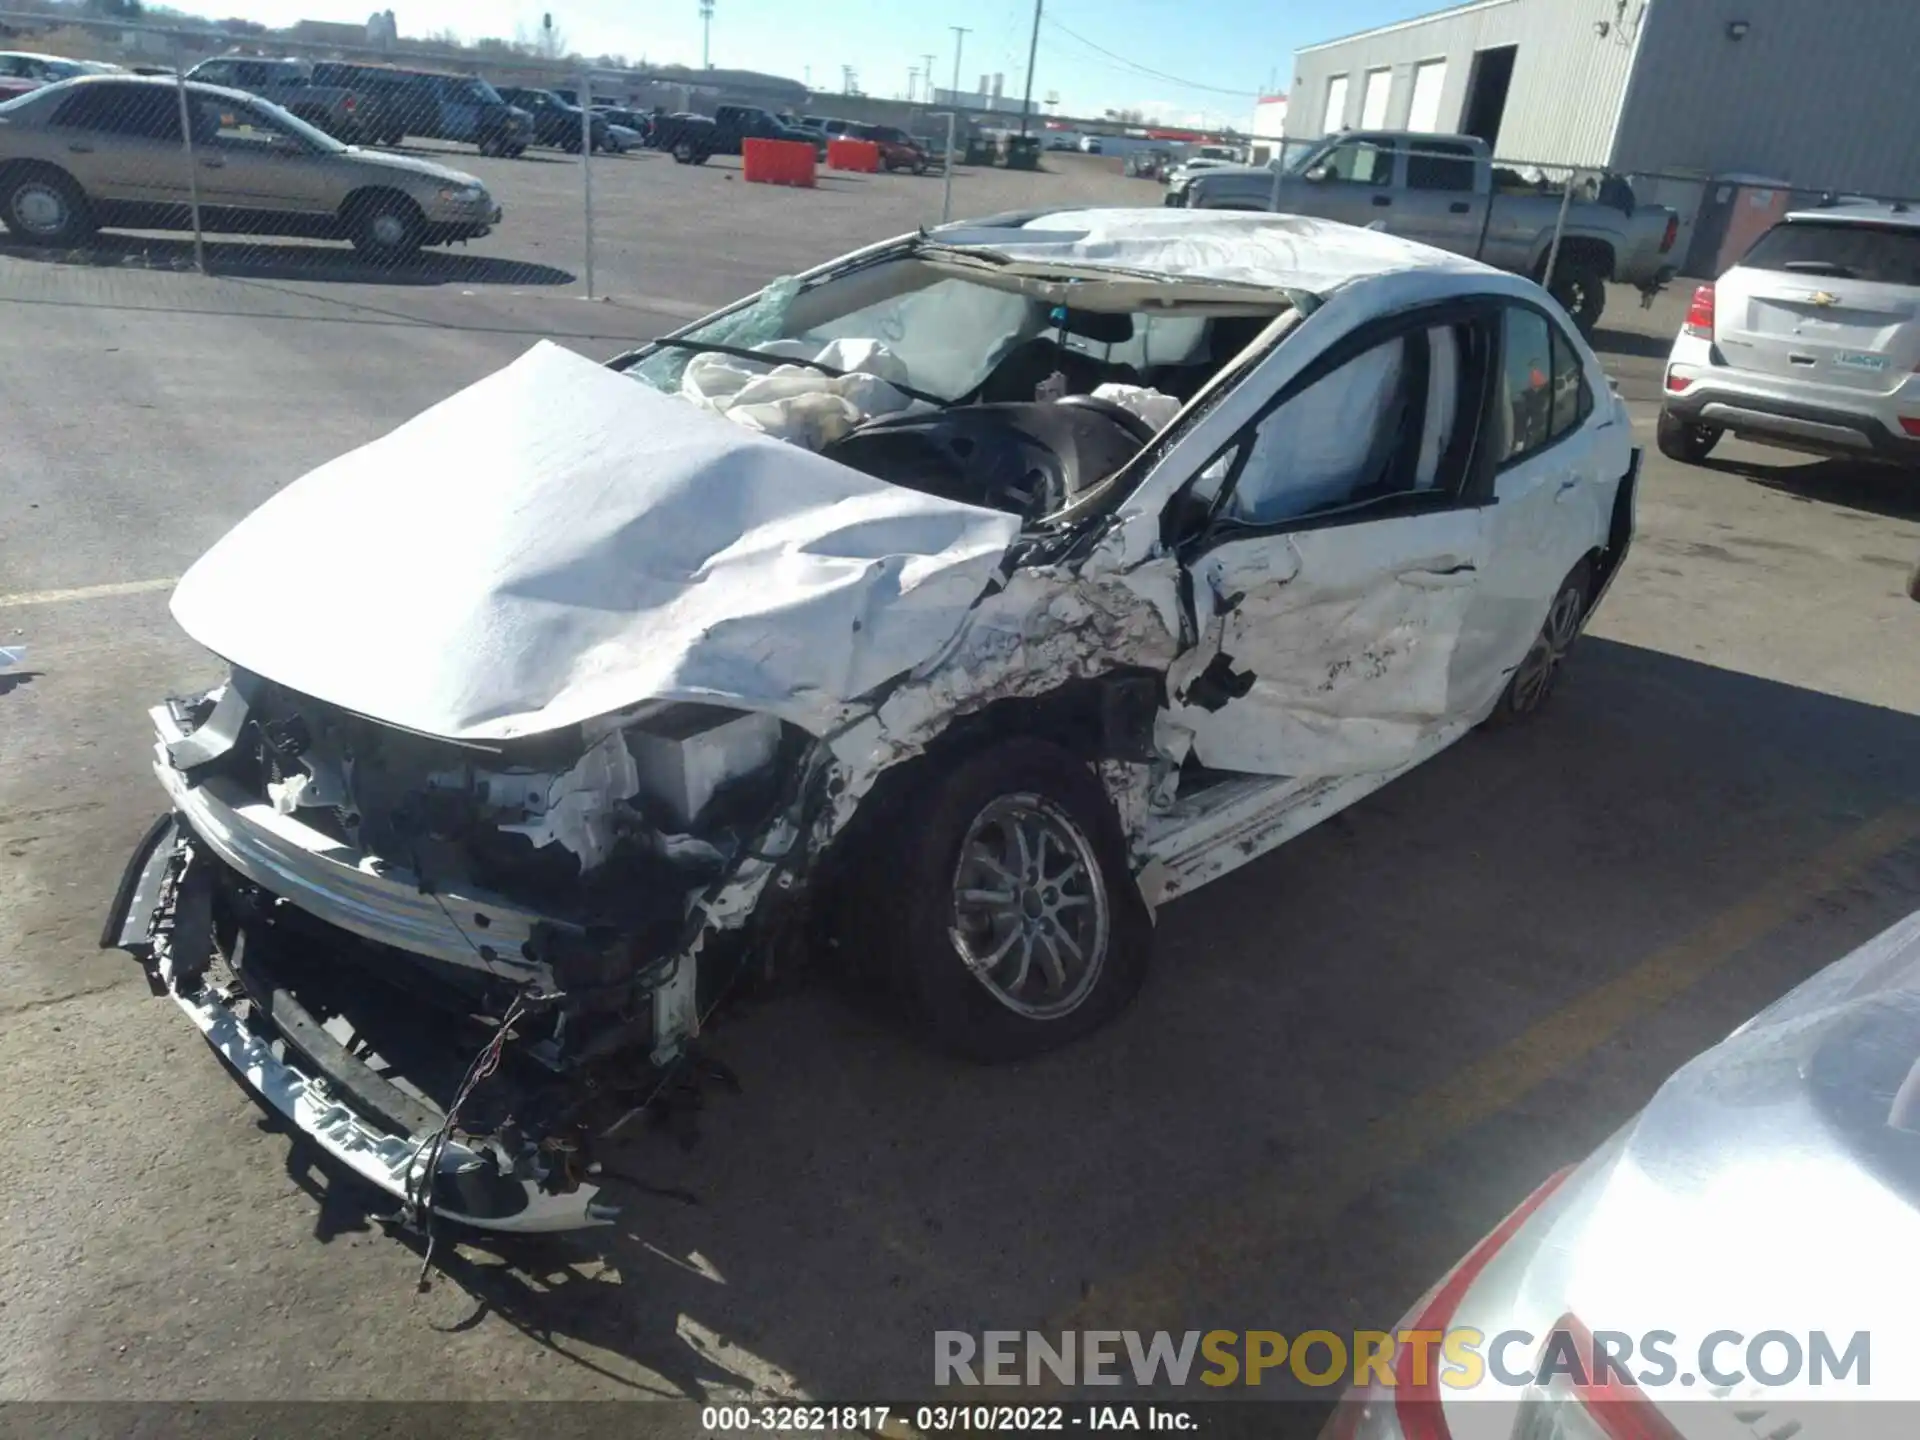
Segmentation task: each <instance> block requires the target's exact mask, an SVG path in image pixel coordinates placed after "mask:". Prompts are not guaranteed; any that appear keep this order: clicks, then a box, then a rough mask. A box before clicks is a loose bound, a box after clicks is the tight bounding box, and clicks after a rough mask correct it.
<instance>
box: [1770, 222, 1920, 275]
mask: <svg viewBox="0 0 1920 1440" xmlns="http://www.w3.org/2000/svg"><path fill="white" fill-rule="evenodd" d="M1740 263H1741V264H1742V265H1743V266H1745V267H1747V268H1748V269H1750V270H1782V271H1786V272H1788V273H1789V274H1798V275H1831V276H1833V277H1834V278H1835V279H1840V280H1866V281H1871V282H1872V283H1874V284H1876V285H1920V229H1914V230H1909V229H1906V228H1905V227H1903V226H1894V225H1862V224H1848V223H1847V222H1845V221H1828V220H1790V221H1788V222H1786V223H1785V224H1781V225H1776V226H1774V227H1773V229H1771V230H1769V231H1768V232H1767V233H1766V234H1764V235H1762V236H1761V237H1760V238H1759V239H1758V240H1757V241H1755V242H1754V246H1753V249H1751V250H1749V251H1748V252H1747V258H1746V259H1744V260H1742V261H1741V262H1740Z"/></svg>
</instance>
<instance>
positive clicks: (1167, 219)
mask: <svg viewBox="0 0 1920 1440" xmlns="http://www.w3.org/2000/svg"><path fill="white" fill-rule="evenodd" d="M927 239H928V240H929V241H932V242H934V243H936V244H939V245H942V246H946V247H948V248H951V249H956V250H966V251H971V252H974V253H977V254H982V255H991V256H993V257H996V258H998V259H1002V260H1005V261H1008V262H1010V263H1016V264H1050V265H1059V266H1061V267H1063V268H1075V269H1078V268H1102V267H1104V268H1111V269H1115V270H1122V271H1127V272H1131V273H1135V274H1157V275H1164V276H1166V277H1168V278H1170V279H1180V280H1202V281H1216V282H1219V283H1222V284H1232V285H1252V286H1258V287H1261V288H1265V289H1275V290H1287V291H1294V290H1301V291H1306V292H1308V293H1310V294H1314V295H1319V296H1323V297H1324V296H1326V295H1329V294H1331V293H1332V292H1333V291H1335V290H1338V289H1340V288H1342V287H1343V286H1346V285H1351V284H1353V283H1354V282H1355V281H1358V280H1365V279H1371V278H1373V277H1374V276H1378V275H1387V274H1392V273H1395V272H1398V271H1410V270H1421V271H1435V270H1444V271H1451V272H1456V273H1460V274H1471V275H1482V276H1490V275H1497V274H1499V273H1500V272H1499V271H1496V270H1494V269H1492V268H1491V267H1489V266H1486V265H1482V264H1481V263H1480V262H1479V261H1477V260H1470V259H1468V258H1466V257H1465V256H1462V255H1454V254H1451V253H1450V252H1448V251H1445V250H1436V249H1434V248H1433V247H1432V246H1430V245H1421V244H1418V243H1416V242H1414V241H1412V240H1403V239H1401V238H1400V237H1398V236H1395V235H1389V234H1387V233H1385V232H1384V231H1380V230H1363V229H1359V228H1357V227H1355V226H1352V225H1343V224H1341V223H1339V222H1338V221H1333V220H1320V219H1315V218H1313V217H1311V216H1307V215H1268V214H1251V213H1247V212H1244V211H1233V210H1169V209H1151V210H1149V209H1137V210H1123V209H1100V210H1058V211H1053V212H1051V213H1048V214H1044V215H1039V216H1033V217H1025V216H1022V217H1016V218H1014V219H1012V220H1009V221H1005V222H1001V223H996V222H995V221H991V220H989V221H985V222H976V223H973V224H967V223H964V222H963V223H961V224H958V225H951V226H945V227H942V228H941V229H938V230H934V231H930V232H929V233H928V236H927Z"/></svg>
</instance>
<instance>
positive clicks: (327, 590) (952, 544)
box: [173, 343, 1019, 740]
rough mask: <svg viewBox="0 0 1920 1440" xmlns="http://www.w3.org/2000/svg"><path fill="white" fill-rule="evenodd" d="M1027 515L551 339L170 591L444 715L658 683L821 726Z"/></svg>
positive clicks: (580, 709)
mask: <svg viewBox="0 0 1920 1440" xmlns="http://www.w3.org/2000/svg"><path fill="white" fill-rule="evenodd" d="M1018 531H1019V521H1018V520H1017V519H1016V518H1015V517H1013V516H1010V515H1005V514H1001V513H999V512H998V511H993V510H985V509H979V508H976V507H973V506H969V505H961V504H957V503H955V502H952V501H948V500H940V499H936V498H934V497H932V496H928V495H922V494H919V493H917V492H915V491H911V490H906V489H903V488H901V487H899V486H895V485H889V484H887V483H886V482H885V481H882V480H877V479H874V478H872V477H870V476H867V475H863V474H860V473H858V472H856V471H853V470H850V469H848V468H847V467H845V466H843V465H839V464H836V463H835V462H833V461H831V460H825V459H822V458H821V457H819V456H817V455H812V454H809V453H807V452H806V451H804V450H801V449H799V448H797V447H795V446H793V445H789V444H785V443H783V442H781V441H778V440H773V439H769V438H767V437H765V436H762V435H756V434H754V433H753V432H752V431H750V430H747V429H745V428H744V427H742V426H739V425H735V424H732V423H730V422H729V421H727V420H724V419H721V418H719V417H718V416H715V415H711V414H708V413H705V412H703V411H702V410H700V409H698V408H697V407H695V406H693V405H691V404H689V403H687V402H686V401H684V400H680V399H677V398H673V397H670V396H665V395H661V394H659V393H657V392H656V391H653V390H651V389H649V388H648V387H647V386H646V385H644V384H642V383H640V382H638V381H635V380H632V379H628V378H627V377H625V376H623V375H619V374H616V373H615V372H613V371H610V370H607V369H605V368H603V367H602V366H599V365H596V364H594V363H593V362H591V361H589V360H585V359H582V358H580V357H579V356H576V355H574V354H572V353H571V352H569V351H566V350H563V349H561V348H559V347H558V346H555V345H551V344H545V343H543V344H541V345H538V346H536V347H535V348H534V349H533V350H531V351H529V352H528V353H527V354H526V355H524V356H522V357H521V358H520V359H519V360H517V361H515V362H514V363H513V364H511V365H509V366H507V367H506V368H505V369H503V370H501V371H499V372H498V373H496V374H494V375H491V376H489V377H488V378H487V379H485V380H482V381H480V382H479V383H478V384H476V385H473V386H470V387H468V388H467V389H465V390H463V391H461V392H459V393H458V394H456V395H454V396H452V397H451V398H450V399H448V400H446V401H444V402H442V403H441V404H439V405H436V406H435V407H433V408H432V409H431V410H428V411H427V412H425V413H424V414H422V415H420V416H418V417H417V418H415V419H413V420H411V421H409V422H408V423H407V424H405V425H403V426H401V427H400V428H399V429H398V430H395V431H394V432H393V433H392V434H390V435H388V436H386V437H384V438H383V439H380V440H376V441H374V442H373V443H372V444H370V445H365V446H362V447H361V448H360V449H358V450H355V451H352V452H350V453H348V454H346V455H343V456H341V457H340V458H339V459H337V460H334V461H331V462H330V463H328V464H326V465H323V466H321V467H320V468H319V469H317V470H315V471H313V472H311V473H310V474H308V475H305V476H303V477H302V478H301V479H299V480H296V481H295V482H294V483H293V484H291V485H289V486H288V487H287V488H286V489H285V490H283V491H281V492H280V493H279V494H278V495H276V496H274V497H273V498H272V499H271V500H269V501H267V503H266V504H264V505H262V506H261V507H260V508H259V509H258V510H256V511H254V513H253V514H251V515H249V516H248V517H247V518H246V519H244V520H242V521H241V522H240V523H239V524H238V525H236V526H235V527H234V528H233V529H232V530H231V531H230V532H228V533H227V535H226V536H224V537H223V538H222V539H221V540H220V541H219V542H218V543H217V544H215V545H214V547H213V548H212V549H211V550H209V551H208V552H207V553H206V555H204V556H203V557H201V559H200V560H199V561H198V562H197V563H196V564H195V565H194V566H193V568H192V569H191V570H189V571H188V572H187V574H186V576H185V577H184V578H183V579H182V580H181V582H180V585H179V587H178V588H177V589H176V590H175V591H174V596H173V614H174V618H175V619H176V620H178V621H179V622H180V625H181V627H182V628H183V629H185V630H186V632H187V633H188V634H189V635H191V636H192V637H193V638H194V639H195V640H197V641H199V642H200V643H201V644H203V645H205V646H206V647H207V648H209V649H210V650H213V651H214V652H215V653H217V654H219V655H220V656H222V657H223V658H225V659H226V660H228V661H230V662H231V663H233V664H235V665H238V666H240V667H242V668H244V669H248V670H252V671H256V672H258V673H259V674H261V675H264V676H266V677H267V678H268V679H271V680H275V681H278V682H279V683H280V684H282V685H285V686H288V687H290V688H291V689H293V690H296V691H299V692H301V693H303V694H306V695H311V696H314V697H315V698H317V699H320V700H324V701H327V702H329V703H331V704H334V705H339V706H342V707H344V708H346V709H349V710H354V711H358V712H360V713H361V714H364V715H368V716H370V717H372V718H374V719H376V720H381V721H385V722H387V723H388V724H392V725H398V726H402V727H404V728H407V729H411V730H417V731H421V732H424V733H426V734H430V735H438V736H444V737H447V738H450V739H460V740H501V739H506V738H509V737H512V736H517V735H528V734H537V733H539V732H542V731H547V730H553V729H557V728H559V727H561V726H565V725H569V724H574V723H577V722H580V721H583V720H588V719H592V718H594V717H595V716H599V715H604V714H607V713H610V712H612V711H614V710H618V709H621V708H623V707H626V706H629V705H633V704H636V703H638V702H640V701H644V700H653V699H662V700H704V701H713V702H716V703H720V704H734V705H738V706H741V707H743V708H751V709H754V710H760V711H765V712H768V713H771V714H774V715H778V716H780V717H781V718H783V719H787V720H791V721H792V722H794V723H795V724H797V725H800V726H802V727H803V728H805V729H808V730H810V731H812V732H814V733H816V734H818V733H823V732H825V731H827V730H830V729H831V728H833V727H834V726H835V725H836V724H838V723H839V722H840V721H841V720H843V719H844V718H845V717H846V715H847V713H848V709H849V706H848V702H849V701H851V700H852V699H853V698H854V697H856V696H860V695H862V694H864V693H866V692H868V691H870V690H872V689H873V688H874V687H875V686H877V685H879V684H881V683H882V682H883V681H886V680H888V679H890V678H892V677H894V676H896V675H899V674H901V673H902V672H904V671H907V670H909V669H911V668H913V667H914V666H916V665H918V664H920V663H921V662H923V661H925V660H928V659H930V658H931V657H932V656H934V655H935V654H936V653H937V652H938V651H939V650H940V648H941V646H942V645H943V644H944V643H945V642H946V641H947V640H948V639H949V638H950V637H951V636H952V634H953V633H954V631H955V629H956V628H957V627H958V625H959V623H960V620H961V617H962V616H963V615H964V614H965V612H966V610H967V609H968V607H969V606H971V605H972V604H973V602H974V601H975V600H976V599H978V598H979V596H980V594H981V593H982V591H984V590H985V589H986V587H987V585H988V584H989V583H990V582H991V580H992V578H993V576H994V574H995V572H996V569H997V567H998V565H999V562H1000V559H1001V557H1002V555H1003V554H1004V553H1005V551H1006V548H1007V546H1008V545H1009V544H1010V543H1011V542H1012V540H1013V539H1014V537H1015V535H1016V534H1017V533H1018Z"/></svg>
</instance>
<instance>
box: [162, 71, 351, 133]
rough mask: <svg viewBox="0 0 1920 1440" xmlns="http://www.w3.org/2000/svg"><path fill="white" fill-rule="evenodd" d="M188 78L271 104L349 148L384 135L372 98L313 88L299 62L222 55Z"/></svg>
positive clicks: (325, 87) (329, 87)
mask: <svg viewBox="0 0 1920 1440" xmlns="http://www.w3.org/2000/svg"><path fill="white" fill-rule="evenodd" d="M187 79H189V80H198V81H201V82H202V83H204V84H207V85H224V86H226V87H227V88H228V89H229V90H245V91H247V92H248V93H249V94H253V95H258V96H259V97H260V98H261V99H262V100H271V101H273V103H274V104H276V105H278V106H279V107H280V108H281V109H282V110H286V111H290V112H291V113H293V114H294V115H297V116H299V117H300V118H301V119H302V120H304V121H306V122H307V123H308V124H309V125H311V126H313V127H314V128H315V129H318V130H324V131H326V132H327V134H329V135H331V136H333V137H334V139H336V140H344V141H346V142H348V143H349V144H353V143H356V142H358V141H361V140H372V139H374V138H375V137H376V136H378V135H380V134H381V133H382V127H383V124H384V122H383V120H382V119H381V118H380V117H379V116H377V115H376V114H375V111H376V110H378V108H379V101H378V100H377V99H376V98H374V97H373V96H370V95H362V94H360V93H359V92H358V91H356V90H353V89H351V88H350V87H348V86H345V85H320V84H316V83H315V82H314V78H313V71H312V69H311V68H310V67H308V66H307V65H304V64H302V63H301V62H300V61H298V60H261V59H257V58H255V57H254V56H251V55H222V56H220V57H219V58H218V59H215V60H202V61H201V62H200V63H199V64H198V65H196V66H194V67H193V69H191V70H189V71H188V72H187Z"/></svg>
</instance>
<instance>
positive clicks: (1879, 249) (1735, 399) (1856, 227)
mask: <svg viewBox="0 0 1920 1440" xmlns="http://www.w3.org/2000/svg"><path fill="white" fill-rule="evenodd" d="M1916 366H1920V212H1910V211H1909V210H1908V208H1907V207H1906V206H1905V205H1903V204H1894V205H1884V204H1845V205H1834V206H1829V207H1825V208H1822V209H1819V210H1805V211H1797V212H1795V213H1794V214H1791V215H1789V216H1787V218H1786V219H1785V220H1783V221H1781V222H1780V223H1779V224H1778V225H1776V226H1774V227H1773V228H1772V229H1771V230H1769V231H1767V233H1766V234H1764V235H1762V236H1761V237H1760V238H1759V240H1757V241H1756V242H1754V246H1753V249H1752V250H1750V251H1748V252H1747V256H1746V258H1745V259H1744V260H1742V261H1741V262H1740V263H1739V264H1738V265H1736V266H1734V268H1733V269H1731V270H1729V271H1728V272H1727V273H1726V274H1725V275H1722V276H1721V277H1720V280H1719V282H1718V283H1717V284H1712V285H1702V286H1701V287H1700V288H1699V289H1698V290H1696V291H1695V292H1694V295H1693V303H1692V305H1691V306H1690V307H1689V308H1688V310H1687V320H1686V324H1685V325H1684V326H1683V327H1682V328H1681V331H1680V335H1679V338H1678V339H1676V340H1675V341H1674V343H1673V353H1672V354H1671V355H1669V356H1668V357H1667V373H1666V396H1665V401H1666V403H1665V406H1664V407H1663V408H1662V410H1661V412H1660V432H1659V444H1660V452H1661V453H1662V454H1663V455H1667V456H1669V457H1671V458H1672V459H1675V460H1684V461H1687V462H1689V463H1697V462H1699V461H1700V460H1703V459H1705V458H1706V455H1707V452H1708V451H1710V450H1712V449H1713V447H1714V446H1715V445H1716V444H1717V443H1718V442H1719V439H1720V437H1721V436H1722V435H1723V434H1726V433H1727V432H1728V431H1731V432H1732V433H1734V434H1735V435H1738V436H1739V437H1740V438H1741V439H1743V440H1755V441H1758V442H1760V443H1761V444H1763V445H1777V446H1779V447H1780V448H1782V449H1786V450H1803V451H1809V452H1811V453H1813V454H1816V455H1832V456H1844V457H1847V458H1852V459H1860V460H1880V461H1887V462H1891V463H1894V464H1903V465H1920V375H1916V373H1915V369H1916Z"/></svg>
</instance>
